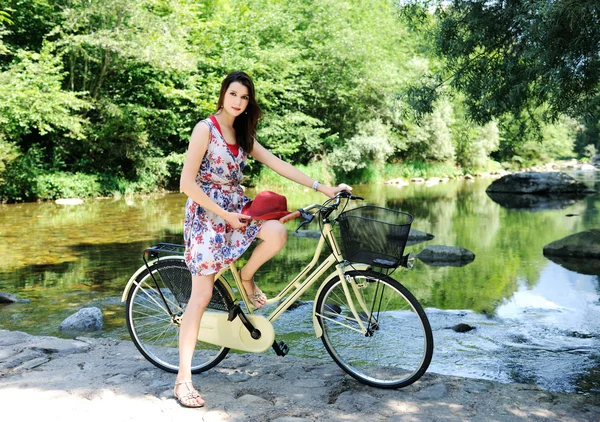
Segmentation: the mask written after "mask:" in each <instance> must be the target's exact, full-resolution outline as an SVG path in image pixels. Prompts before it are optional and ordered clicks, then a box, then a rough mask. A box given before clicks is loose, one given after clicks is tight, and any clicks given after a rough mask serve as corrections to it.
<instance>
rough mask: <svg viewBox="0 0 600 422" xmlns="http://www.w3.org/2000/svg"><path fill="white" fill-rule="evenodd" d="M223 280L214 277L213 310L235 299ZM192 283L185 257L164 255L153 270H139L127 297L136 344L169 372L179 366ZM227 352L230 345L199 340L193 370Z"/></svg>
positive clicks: (128, 317)
mask: <svg viewBox="0 0 600 422" xmlns="http://www.w3.org/2000/svg"><path fill="white" fill-rule="evenodd" d="M222 283H225V281H223V280H222V279H218V280H215V286H214V290H213V297H212V299H211V301H210V303H209V305H208V309H210V310H211V311H222V312H227V311H228V310H229V305H228V304H230V303H232V301H233V298H231V296H230V294H229V291H228V290H227V289H226V288H225V286H224V285H223V284H222ZM191 286H192V279H191V274H190V271H189V269H188V268H187V266H186V265H185V262H184V261H183V259H180V258H165V259H162V260H160V261H156V262H155V263H154V264H152V265H151V266H150V271H148V269H146V270H145V271H143V272H142V273H140V275H139V276H138V277H137V278H136V280H135V284H134V286H132V288H131V290H130V291H129V294H128V296H127V305H126V320H127V329H128V330H129V334H130V336H131V339H132V340H133V343H134V344H135V346H136V347H137V348H138V350H139V351H140V353H141V354H142V355H144V357H145V358H146V359H148V360H149V361H150V362H151V363H153V364H154V365H156V366H157V367H159V368H161V369H163V370H165V371H167V372H173V373H176V372H177V370H178V368H179V350H178V342H179V324H180V322H181V316H182V315H183V312H184V311H185V306H186V304H187V301H188V300H189V296H190V293H191ZM226 298H227V299H226ZM228 352H229V349H228V348H225V347H221V346H215V345H212V344H208V343H204V342H202V341H197V342H196V349H195V351H194V355H193V357H192V373H194V374H197V373H199V372H203V371H206V370H208V369H210V368H212V367H213V366H215V365H217V364H218V363H219V362H221V361H222V360H223V358H224V357H225V356H226V355H227V353H228Z"/></svg>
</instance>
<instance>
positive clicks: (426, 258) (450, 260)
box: [417, 245, 475, 267]
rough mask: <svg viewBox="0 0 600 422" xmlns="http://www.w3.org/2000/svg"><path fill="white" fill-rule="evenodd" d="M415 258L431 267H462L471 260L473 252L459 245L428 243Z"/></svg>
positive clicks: (473, 255) (473, 256)
mask: <svg viewBox="0 0 600 422" xmlns="http://www.w3.org/2000/svg"><path fill="white" fill-rule="evenodd" d="M417 258H419V259H420V260H421V261H423V262H424V263H426V264H428V265H431V266H433V267H448V266H449V267H462V266H463V265H467V264H469V263H471V262H473V260H474V259H475V254H474V253H473V252H471V251H470V250H468V249H465V248H461V247H460V246H445V245H429V246H427V247H425V248H424V249H423V250H422V251H421V252H419V253H418V254H417Z"/></svg>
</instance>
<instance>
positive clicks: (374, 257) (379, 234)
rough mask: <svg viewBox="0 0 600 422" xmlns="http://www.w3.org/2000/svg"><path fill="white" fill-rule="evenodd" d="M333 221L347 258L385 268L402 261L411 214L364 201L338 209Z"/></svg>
mask: <svg viewBox="0 0 600 422" xmlns="http://www.w3.org/2000/svg"><path fill="white" fill-rule="evenodd" d="M337 221H338V225H339V227H340V237H341V239H342V245H343V247H344V257H345V258H346V259H347V260H348V261H350V262H361V263H363V264H369V265H372V266H375V267H381V268H385V269H394V268H397V267H398V266H399V265H400V264H401V263H402V262H403V255H404V248H405V247H406V241H407V240H408V234H409V232H410V225H411V224H412V221H413V216H412V215H410V214H408V213H405V212H402V211H396V210H392V209H389V208H382V207H376V206H373V205H367V206H364V207H359V208H354V209H351V210H348V211H345V212H343V213H341V214H340V215H339V216H338V217H337Z"/></svg>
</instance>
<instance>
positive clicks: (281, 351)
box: [273, 341, 290, 356]
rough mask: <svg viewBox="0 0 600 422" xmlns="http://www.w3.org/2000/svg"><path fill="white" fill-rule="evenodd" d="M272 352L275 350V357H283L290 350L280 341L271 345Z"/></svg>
mask: <svg viewBox="0 0 600 422" xmlns="http://www.w3.org/2000/svg"><path fill="white" fill-rule="evenodd" d="M273 350H275V353H276V354H277V356H285V355H287V354H288V352H289V351H290V348H289V347H288V345H287V344H285V343H284V342H283V341H280V342H279V343H277V342H274V343H273Z"/></svg>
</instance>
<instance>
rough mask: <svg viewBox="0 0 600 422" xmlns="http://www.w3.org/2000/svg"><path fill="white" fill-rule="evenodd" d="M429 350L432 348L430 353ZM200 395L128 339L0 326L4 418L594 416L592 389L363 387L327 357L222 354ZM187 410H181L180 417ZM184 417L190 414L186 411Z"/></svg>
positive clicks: (467, 384) (446, 383) (441, 382)
mask: <svg viewBox="0 0 600 422" xmlns="http://www.w3.org/2000/svg"><path fill="white" fill-rule="evenodd" d="M434 358H435V357H434ZM193 379H194V383H195V384H196V385H197V387H198V388H199V390H200V392H201V393H202V395H203V397H204V398H205V399H206V401H207V406H206V407H205V408H203V409H186V408H182V407H180V406H179V405H178V404H177V402H176V401H175V400H174V399H173V397H172V385H173V381H174V376H173V374H169V373H166V372H164V371H161V370H159V369H157V368H155V367H154V366H152V365H151V364H150V363H148V362H147V361H146V360H145V359H144V358H143V357H142V356H141V355H140V353H139V352H138V351H137V350H136V348H135V346H134V345H133V343H131V342H128V341H117V340H109V339H92V338H86V337H78V338H77V339H74V340H64V339H58V338H55V337H36V336H30V335H28V334H25V333H21V332H17V331H6V330H0V403H2V406H1V413H2V416H3V419H4V418H6V417H7V416H9V417H10V416H12V417H14V418H17V417H18V418H19V419H22V420H26V421H29V420H44V421H59V420H60V421H61V422H68V421H77V422H79V421H81V420H86V421H111V422H116V421H130V420H131V421H133V420H135V421H138V420H139V421H145V422H150V421H160V422H165V421H175V420H176V421H178V422H181V421H182V420H198V421H199V420H202V421H207V422H208V421H236V422H237V421H260V422H262V421H277V422H294V421H295V422H306V421H365V420H368V421H374V422H377V421H394V422H399V421H598V420H600V399H599V398H598V397H595V396H584V395H574V394H560V393H551V392H547V391H543V390H540V389H539V388H537V387H535V386H531V385H523V384H501V383H496V382H490V381H484V380H475V379H465V378H458V377H449V376H441V375H437V374H432V373H428V374H426V375H425V376H424V377H423V378H422V379H421V380H420V381H418V382H416V383H415V384H413V385H411V386H409V387H406V388H404V389H400V390H381V389H375V388H371V387H367V386H364V385H361V384H359V383H358V382H356V381H354V380H353V379H352V378H350V377H349V376H347V375H345V374H344V373H343V372H342V371H341V370H340V369H339V368H338V367H337V366H336V365H335V364H334V363H333V362H332V361H331V360H329V359H323V360H315V359H298V358H291V357H283V358H280V357H276V356H275V355H274V354H273V353H271V352H269V353H266V354H264V355H248V354H236V353H231V354H230V355H229V356H228V357H227V358H226V359H225V360H224V361H223V362H221V364H219V365H218V366H217V367H216V368H214V369H212V370H210V371H208V372H206V373H203V374H199V375H194V377H193ZM183 418H186V419H183ZM188 418H190V419H188Z"/></svg>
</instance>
